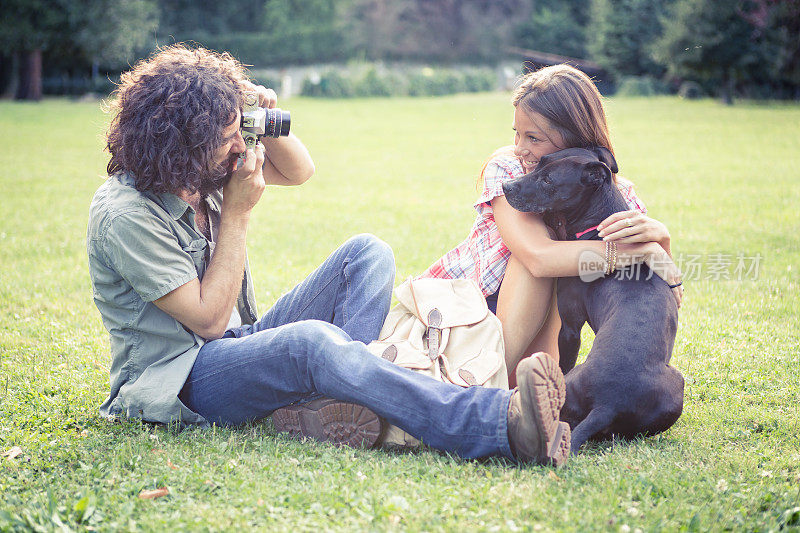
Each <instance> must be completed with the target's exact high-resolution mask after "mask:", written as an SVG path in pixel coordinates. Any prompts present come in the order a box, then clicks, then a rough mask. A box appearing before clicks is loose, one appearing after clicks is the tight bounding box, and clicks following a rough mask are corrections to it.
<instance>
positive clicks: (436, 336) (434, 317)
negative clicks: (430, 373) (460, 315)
mask: <svg viewBox="0 0 800 533" xmlns="http://www.w3.org/2000/svg"><path fill="white" fill-rule="evenodd" d="M441 325H442V313H441V312H439V310H438V309H436V308H435V307H434V308H433V309H431V311H430V313H428V358H429V359H430V360H431V361H435V360H436V359H438V358H439V344H440V343H441V340H442V329H441V327H440V326H441Z"/></svg>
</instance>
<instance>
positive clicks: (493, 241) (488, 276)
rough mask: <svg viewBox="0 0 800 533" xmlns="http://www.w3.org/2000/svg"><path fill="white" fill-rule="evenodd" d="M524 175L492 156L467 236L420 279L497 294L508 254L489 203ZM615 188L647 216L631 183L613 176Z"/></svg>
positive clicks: (508, 159)
mask: <svg viewBox="0 0 800 533" xmlns="http://www.w3.org/2000/svg"><path fill="white" fill-rule="evenodd" d="M524 175H525V172H524V171H523V170H522V165H521V164H520V162H519V160H518V159H517V158H516V157H514V156H507V155H501V156H498V157H495V158H494V159H492V160H491V161H489V164H488V165H486V169H485V170H484V173H483V192H482V193H481V195H480V197H479V198H478V200H477V201H476V202H475V209H476V210H477V211H478V218H476V219H475V223H474V224H473V225H472V230H471V231H470V232H469V236H468V237H467V238H466V239H465V240H464V241H463V242H462V243H461V244H459V245H458V246H456V247H455V248H453V249H452V250H450V251H449V252H447V253H446V254H445V255H444V257H442V258H441V259H439V260H438V261H436V262H435V263H434V264H433V265H431V266H430V267H428V269H427V270H426V271H425V272H423V273H422V274H421V275H420V276H419V277H421V278H448V279H453V278H467V279H473V280H475V282H476V283H477V284H478V286H479V287H480V288H481V290H482V291H483V294H484V296H489V295H491V294H494V293H495V292H497V290H498V289H499V288H500V282H501V281H503V275H504V274H505V272H506V265H507V264H508V259H509V258H510V257H511V252H510V251H509V249H508V248H507V247H506V245H505V244H503V241H502V240H501V239H500V231H499V230H498V229H497V224H496V223H495V221H494V212H493V211H492V204H491V201H492V200H493V199H495V198H497V197H498V196H503V195H504V193H503V182H505V181H508V180H513V179H517V178H520V177H522V176H524ZM616 180H617V188H618V189H619V191H620V192H621V193H622V195H623V196H624V197H625V201H626V202H628V206H629V207H630V208H631V209H638V210H639V211H641V212H642V213H647V209H646V208H645V206H644V203H643V202H642V201H641V200H640V199H639V198H638V197H637V196H636V193H635V192H634V191H633V183H631V182H630V181H628V180H626V179H624V178H620V177H619V176H617V178H616Z"/></svg>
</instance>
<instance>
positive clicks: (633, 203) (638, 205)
mask: <svg viewBox="0 0 800 533" xmlns="http://www.w3.org/2000/svg"><path fill="white" fill-rule="evenodd" d="M617 189H619V192H621V193H622V196H623V197H624V198H625V201H626V202H627V203H628V207H630V208H631V209H637V210H639V211H641V212H642V213H643V214H645V215H646V214H647V207H645V205H644V202H643V201H642V199H641V198H639V197H638V196H636V192H635V191H634V190H633V183H632V182H631V181H629V180H627V179H625V178H623V177H621V176H617Z"/></svg>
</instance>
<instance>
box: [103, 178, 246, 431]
mask: <svg viewBox="0 0 800 533" xmlns="http://www.w3.org/2000/svg"><path fill="white" fill-rule="evenodd" d="M206 204H207V207H208V215H209V222H210V224H211V230H212V240H216V230H217V228H219V216H220V206H221V205H222V195H221V194H220V193H214V194H211V195H210V196H209V197H208V198H207V199H206ZM194 216H195V211H194V209H192V207H191V206H190V205H189V204H188V203H186V202H185V201H184V200H182V199H181V198H179V197H178V196H176V195H174V194H152V193H148V192H144V193H143V192H139V191H137V190H136V189H135V188H134V180H133V177H132V176H130V175H128V174H124V173H118V174H115V175H113V176H111V177H110V178H108V180H106V182H105V183H104V184H103V185H102V186H100V188H99V189H98V190H97V192H96V193H95V195H94V198H93V200H92V204H91V207H90V210H89V226H88V231H87V252H88V255H89V273H90V275H91V279H92V291H93V296H94V302H95V304H96V305H97V308H98V309H99V310H100V314H101V315H102V318H103V324H104V325H105V327H106V329H107V330H108V332H109V335H110V337H111V371H110V374H111V375H110V378H111V391H110V394H109V396H108V399H106V401H105V402H104V403H103V405H101V406H100V413H101V414H102V415H103V416H106V417H116V416H121V415H122V416H129V417H137V418H142V419H144V420H148V421H152V422H163V423H170V422H181V423H200V424H204V423H205V420H204V419H203V417H202V416H200V415H199V414H197V413H194V412H192V411H191V410H189V409H187V408H186V406H184V405H183V403H181V402H180V400H179V399H178V393H179V392H180V390H181V388H183V385H184V383H185V381H186V378H187V376H188V375H189V372H190V371H191V369H192V366H193V365H194V361H195V358H196V357H197V353H198V352H199V351H200V347H201V346H202V345H203V344H204V342H205V341H204V339H202V338H201V337H200V336H199V335H197V334H195V333H193V332H191V331H190V330H189V329H187V328H185V327H184V326H183V325H182V324H181V323H180V322H178V321H177V320H175V319H174V318H172V317H171V316H170V315H168V314H167V313H165V312H163V311H162V310H160V309H159V308H158V307H156V305H155V304H153V301H154V300H157V299H158V298H161V297H162V296H165V295H166V294H168V293H170V292H171V291H173V290H175V289H177V288H178V287H180V286H182V285H184V284H186V283H188V282H189V281H191V280H193V279H195V278H198V279H201V280H202V278H203V274H204V273H205V270H206V267H207V265H208V262H209V260H210V258H211V257H210V256H211V244H210V243H209V242H208V240H207V239H206V238H205V237H204V236H203V234H202V233H201V232H200V231H199V229H198V228H197V226H196V224H195V221H194ZM236 311H238V314H239V317H240V318H241V322H242V324H252V323H253V322H254V321H255V320H256V319H257V316H258V315H257V313H256V306H255V295H254V291H253V283H252V280H251V277H250V269H249V267H248V266H245V275H244V279H243V281H242V291H241V293H240V294H239V297H238V299H237V302H236Z"/></svg>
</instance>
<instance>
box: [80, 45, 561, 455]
mask: <svg viewBox="0 0 800 533" xmlns="http://www.w3.org/2000/svg"><path fill="white" fill-rule="evenodd" d="M246 91H255V92H257V93H258V95H259V99H260V105H262V106H268V107H273V106H275V105H276V100H277V98H276V95H275V93H274V92H273V91H271V90H268V89H265V88H264V87H257V86H255V85H253V84H252V83H251V82H250V81H249V80H248V79H247V78H246V76H245V74H244V72H243V68H242V66H241V65H240V64H239V63H238V62H237V61H235V60H234V59H233V58H231V57H230V56H229V55H227V54H223V55H220V54H216V53H214V52H210V51H207V50H204V49H194V50H192V49H188V48H186V47H183V46H181V45H176V46H172V47H169V48H166V49H164V50H161V51H160V52H159V53H157V54H156V55H154V56H153V57H151V58H150V59H149V60H147V61H143V62H140V63H139V64H137V65H136V66H135V67H134V68H133V69H132V70H131V71H129V72H127V73H125V74H124V75H123V77H122V80H121V83H120V86H119V88H118V91H117V100H116V114H115V116H114V118H113V120H112V122H111V125H110V128H109V132H108V139H107V141H108V142H107V148H108V150H109V152H110V154H111V160H110V162H109V164H108V173H109V178H108V180H107V181H106V182H105V183H104V184H103V185H102V186H100V188H99V189H98V191H97V193H96V194H95V196H94V199H93V201H92V205H91V208H90V216H89V227H88V239H87V248H88V255H89V267H90V274H91V278H92V287H93V294H94V300H95V303H96V305H97V307H98V309H99V311H100V314H101V315H102V317H103V323H104V325H105V327H106V328H107V329H108V331H109V334H110V338H111V350H112V363H111V371H110V373H111V391H110V394H109V397H108V399H107V400H106V401H105V403H104V404H103V405H102V406H101V408H100V410H101V414H103V415H104V416H108V417H115V416H129V417H139V418H142V419H144V420H149V421H153V422H161V423H171V422H177V423H181V424H188V423H197V424H208V423H215V424H224V425H237V424H241V423H243V422H246V421H249V420H257V419H259V418H263V417H265V416H268V415H270V413H273V411H275V414H274V416H273V419H274V421H275V424H276V428H277V429H278V430H279V431H291V432H292V433H295V434H299V435H308V436H311V437H315V438H318V439H325V440H331V441H333V442H336V443H344V444H351V445H358V444H367V445H373V444H374V443H375V442H376V441H377V439H378V436H379V433H380V430H381V424H382V423H383V420H384V419H385V420H387V421H389V422H390V423H392V424H394V425H397V426H399V427H400V428H402V429H404V430H406V431H407V432H409V433H410V434H412V435H414V436H416V437H418V438H421V439H422V440H423V442H425V443H427V444H428V445H430V446H432V447H435V448H439V449H442V450H447V451H451V452H454V453H458V454H460V455H462V456H464V457H467V458H471V457H484V456H490V455H501V456H506V457H510V458H516V459H518V460H520V461H525V462H528V461H532V462H537V463H556V464H560V463H562V462H563V461H564V460H565V459H566V454H567V453H568V449H569V430H568V428H567V430H566V432H564V431H562V429H563V426H564V425H563V424H561V425H559V423H558V409H559V408H560V405H561V404H562V403H563V395H564V384H563V377H562V376H561V373H560V371H559V370H558V368H557V366H555V364H554V363H551V362H550V358H548V357H546V356H545V357H532V358H529V360H527V362H526V363H525V364H524V365H521V369H520V371H519V373H518V380H519V383H520V387H519V391H518V392H514V391H505V390H500V389H490V388H481V387H471V388H469V389H463V388H461V387H458V386H455V385H451V384H444V383H440V382H437V381H435V380H432V379H430V378H428V377H425V376H421V375H419V374H415V373H413V372H411V371H409V370H406V369H403V368H400V367H398V366H396V365H393V364H391V363H389V362H387V361H385V360H383V359H381V358H377V357H375V356H373V355H371V354H370V353H369V352H368V351H367V349H366V348H365V346H364V343H369V342H370V341H372V340H374V339H375V338H376V337H377V335H378V333H379V331H380V328H381V326H382V323H383V321H384V319H385V317H386V313H387V312H388V307H389V302H390V298H391V290H392V285H393V282H394V269H395V267H394V258H393V256H392V253H391V250H390V249H389V247H388V246H387V245H386V244H384V243H383V242H381V241H379V240H378V239H376V238H375V237H372V236H370V235H360V236H357V237H355V238H353V239H351V240H349V241H348V242H347V243H345V244H344V245H343V246H342V247H340V248H339V249H338V250H336V251H335V252H334V253H333V254H331V256H330V257H328V259H326V261H325V262H324V263H323V264H322V266H320V267H319V268H318V269H317V270H316V271H315V272H314V273H312V274H311V275H310V276H309V277H308V278H307V279H305V280H304V281H303V282H302V283H300V284H299V285H297V286H296V287H295V288H294V289H292V290H291V291H290V292H289V293H287V294H285V295H284V296H283V297H281V298H280V299H279V300H278V302H276V304H275V306H274V307H273V308H272V309H270V310H269V311H267V313H266V314H265V315H264V316H263V317H261V318H260V319H259V318H258V315H257V314H256V307H255V297H254V291H253V284H252V280H251V277H250V271H249V268H248V262H247V257H246V248H245V241H246V236H247V229H248V224H249V217H250V214H251V212H252V209H253V207H254V206H255V205H256V203H257V202H258V201H259V199H260V198H261V195H262V193H263V191H264V188H265V185H266V184H276V185H297V184H300V183H303V182H304V181H306V180H307V179H308V178H309V177H310V176H311V175H312V174H313V172H314V165H313V162H312V160H311V157H310V156H309V153H308V151H307V150H306V148H305V146H303V144H302V143H301V142H300V141H299V140H298V139H297V137H295V136H294V135H289V136H288V137H283V138H278V139H264V140H263V141H262V142H261V143H258V144H257V146H256V150H255V151H252V150H248V151H247V152H246V158H245V161H244V163H243V164H242V165H241V166H240V167H238V168H237V162H236V161H237V158H238V156H239V155H240V154H241V153H243V152H245V144H244V141H243V139H242V136H241V134H240V130H239V123H240V116H241V106H242V101H243V94H244V93H245V92H246ZM275 211H276V213H277V214H278V216H279V215H280V210H279V209H276V210H275ZM512 394H513V396H512ZM276 410H277V411H276ZM379 417H380V418H379ZM564 441H566V447H564ZM564 450H567V451H566V452H565V451H564Z"/></svg>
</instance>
